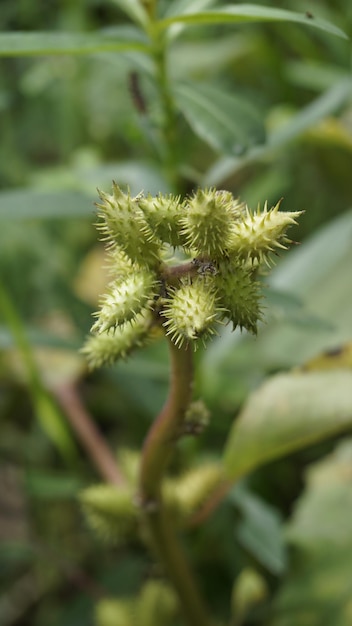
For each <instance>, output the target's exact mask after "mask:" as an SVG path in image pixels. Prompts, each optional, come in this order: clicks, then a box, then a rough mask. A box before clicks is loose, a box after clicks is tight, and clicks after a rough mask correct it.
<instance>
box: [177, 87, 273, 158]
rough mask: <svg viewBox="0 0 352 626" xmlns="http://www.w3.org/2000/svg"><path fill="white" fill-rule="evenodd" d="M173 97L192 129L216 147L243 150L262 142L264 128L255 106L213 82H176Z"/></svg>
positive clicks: (234, 150)
mask: <svg viewBox="0 0 352 626" xmlns="http://www.w3.org/2000/svg"><path fill="white" fill-rule="evenodd" d="M174 93H175V99H176V102H177V105H178V107H179V108H180V110H181V111H182V113H183V114H184V116H185V118H186V120H187V121H188V123H189V125H190V126H191V128H192V130H193V131H194V132H195V133H196V134H197V135H199V137H201V138H202V139H203V140H204V141H206V142H207V143H209V144H210V145H211V146H212V147H213V148H214V149H215V150H219V151H220V152H225V153H227V154H239V153H242V152H245V151H246V150H247V149H248V148H249V146H250V145H251V144H253V143H260V142H263V141H264V137H265V134H264V127H263V125H262V121H261V118H260V116H259V114H258V112H257V111H256V109H255V107H254V106H253V105H252V104H251V103H250V102H248V101H247V100H245V99H244V98H241V97H239V96H237V95H236V96H235V95H233V94H229V93H227V92H225V91H223V90H221V89H219V88H217V87H214V86H212V85H189V84H177V85H176V86H175V87H174Z"/></svg>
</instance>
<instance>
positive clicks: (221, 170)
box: [201, 76, 351, 186]
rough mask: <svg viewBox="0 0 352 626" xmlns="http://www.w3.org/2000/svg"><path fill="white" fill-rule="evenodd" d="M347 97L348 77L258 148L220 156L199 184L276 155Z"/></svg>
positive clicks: (217, 181)
mask: <svg viewBox="0 0 352 626" xmlns="http://www.w3.org/2000/svg"><path fill="white" fill-rule="evenodd" d="M350 98H351V77H350V76H347V77H345V78H343V79H342V80H339V81H338V82H336V83H335V84H334V85H333V87H331V89H328V90H327V91H325V92H324V93H323V94H322V95H321V96H319V97H318V98H316V99H315V100H313V101H312V102H311V103H310V104H308V105H307V106H306V107H304V108H303V109H302V110H300V111H299V112H298V113H296V115H293V116H292V119H291V120H290V121H289V122H288V123H287V124H284V125H283V126H282V127H280V128H278V129H276V130H273V131H272V132H271V133H269V134H268V136H267V141H266V143H265V144H264V145H262V146H253V147H252V148H250V149H249V150H248V152H247V153H246V154H245V155H244V156H241V157H239V156H238V157H235V158H234V157H231V158H229V157H222V158H220V159H219V160H218V161H217V162H216V163H215V164H214V165H212V167H211V168H210V169H209V170H208V172H206V174H205V175H204V177H203V181H202V183H201V184H202V185H203V186H206V185H219V184H221V182H222V181H223V180H224V179H226V178H229V177H230V176H233V174H235V173H236V172H238V171H240V170H241V169H242V168H244V167H246V166H248V165H250V164H252V163H256V162H258V161H264V160H267V159H268V158H272V157H273V156H275V155H277V152H278V149H281V148H283V147H284V146H285V145H287V144H288V143H290V142H291V141H294V140H295V139H297V138H298V137H299V136H300V135H302V134H303V133H304V132H305V131H307V130H309V129H310V128H312V127H313V126H314V125H315V124H317V123H318V122H320V121H321V120H322V119H324V117H327V116H328V115H330V114H331V113H333V112H334V111H336V110H337V109H339V108H340V107H341V106H342V105H343V104H344V103H345V102H348V101H349V100H350Z"/></svg>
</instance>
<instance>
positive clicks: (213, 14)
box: [158, 4, 348, 39]
mask: <svg viewBox="0 0 352 626" xmlns="http://www.w3.org/2000/svg"><path fill="white" fill-rule="evenodd" d="M249 22H294V23H297V24H304V25H306V26H312V27H313V28H319V29H321V30H324V31H326V32H327V33H330V34H332V35H336V36H337V37H342V38H343V39H348V36H347V35H346V33H344V32H343V31H342V30H341V29H340V28H338V27H337V26H334V25H333V24H330V23H329V22H326V21H325V20H322V19H320V18H316V17H314V18H313V19H312V18H310V17H309V16H308V15H307V14H306V13H295V12H293V11H286V10H285V9H275V8H272V7H264V6H259V5H255V4H237V5H230V6H226V7H223V8H222V7H221V8H219V9H213V10H210V11H203V12H198V13H191V14H189V13H186V14H184V15H176V16H174V17H169V18H166V19H163V20H160V21H159V23H158V26H159V28H161V29H165V28H168V27H169V26H171V25H172V24H176V23H185V24H189V25H192V24H193V25H201V24H240V23H249Z"/></svg>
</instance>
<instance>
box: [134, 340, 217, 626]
mask: <svg viewBox="0 0 352 626" xmlns="http://www.w3.org/2000/svg"><path fill="white" fill-rule="evenodd" d="M169 347H170V355H171V381H170V389H169V395H168V398H167V401H166V403H165V405H164V407H163V409H162V410H161V412H160V414H159V416H158V417H157V418H156V420H155V422H154V423H153V425H152V427H151V429H150V431H149V433H148V435H147V438H146V440H145V444H144V447H143V452H142V460H141V471H140V482H139V490H140V493H139V495H140V502H141V506H142V510H143V512H144V517H145V521H146V524H147V528H148V531H149V535H150V538H151V541H152V544H153V548H154V550H155V552H156V554H157V556H158V558H159V559H160V561H161V563H162V565H163V566H164V568H165V571H166V573H167V575H168V576H169V578H170V581H171V582H172V583H173V585H174V587H175V589H176V592H177V593H178V596H179V600H180V608H181V611H182V612H183V615H184V618H185V622H186V624H187V626H209V624H210V622H209V617H208V616H209V613H208V610H207V608H206V607H205V605H204V603H203V599H202V598H201V596H200V594H199V591H198V586H197V583H196V581H195V579H194V576H193V573H192V571H191V570H190V568H189V565H188V562H187V559H186V556H185V554H184V551H183V548H182V546H181V545H180V544H179V540H178V538H177V536H176V533H175V530H174V528H173V522H172V519H170V516H169V515H168V512H167V510H166V508H165V506H164V503H163V498H162V490H161V485H162V480H163V477H164V474H165V471H166V468H167V466H168V463H169V461H170V458H171V456H172V452H173V450H174V446H175V443H176V441H177V439H178V437H179V435H180V431H181V428H182V423H183V420H184V416H185V413H186V411H187V408H188V406H189V404H190V402H191V399H192V388H193V352H192V348H191V347H189V346H188V347H186V348H178V347H177V346H175V345H174V344H173V343H172V342H171V341H169Z"/></svg>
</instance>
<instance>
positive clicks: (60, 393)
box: [52, 383, 125, 485]
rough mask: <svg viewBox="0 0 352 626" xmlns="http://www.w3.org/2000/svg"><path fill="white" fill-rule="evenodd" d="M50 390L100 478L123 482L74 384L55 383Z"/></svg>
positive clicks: (110, 451) (113, 458) (105, 443)
mask: <svg viewBox="0 0 352 626" xmlns="http://www.w3.org/2000/svg"><path fill="white" fill-rule="evenodd" d="M52 392H53V393H54V395H55V397H56V398H57V400H58V402H59V403H60V405H61V406H62V408H63V409H64V411H65V414H66V416H67V418H68V420H69V422H70V424H71V426H72V428H73V430H74V431H75V432H76V435H78V438H79V441H80V442H81V443H82V445H83V446H84V448H85V449H86V451H87V453H88V456H89V457H90V458H91V459H92V461H93V462H94V464H95V466H96V468H97V469H98V471H99V474H100V475H101V476H102V478H104V479H105V480H106V481H107V482H108V483H111V484H113V485H122V484H124V482H125V479H124V476H123V475H122V473H121V472H120V470H119V468H118V465H117V462H116V459H115V456H114V454H113V452H112V450H111V449H110V448H109V446H108V444H107V442H106V440H105V439H104V437H103V436H102V435H101V434H100V432H99V430H98V429H97V427H96V426H95V424H94V422H93V420H92V418H91V416H90V415H89V413H88V411H87V410H86V408H85V407H84V405H83V403H82V401H81V399H80V397H79V394H78V392H77V389H76V387H75V385H74V384H71V383H69V384H64V385H56V386H55V387H54V388H53V389H52Z"/></svg>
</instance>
